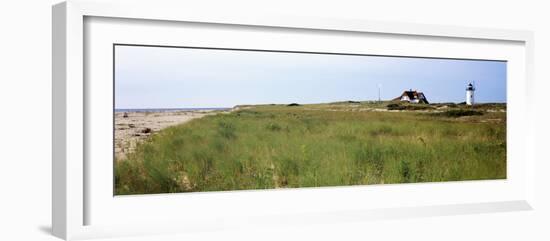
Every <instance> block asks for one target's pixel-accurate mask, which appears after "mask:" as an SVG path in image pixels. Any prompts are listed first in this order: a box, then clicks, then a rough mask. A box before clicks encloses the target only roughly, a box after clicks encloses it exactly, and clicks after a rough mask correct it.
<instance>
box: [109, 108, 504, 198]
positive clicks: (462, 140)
mask: <svg viewBox="0 0 550 241" xmlns="http://www.w3.org/2000/svg"><path fill="white" fill-rule="evenodd" d="M385 106H386V105H385V104H384V105H381V104H367V103H352V104H350V103H335V104H318V105H301V106H285V105H265V106H250V107H249V108H247V109H241V110H238V111H233V112H231V113H229V114H217V115H212V116H206V117H203V118H200V119H196V120H192V121H190V122H188V123H185V124H182V125H179V126H174V127H170V128H167V129H164V130H162V131H160V132H159V133H156V134H154V135H153V136H151V138H150V139H149V140H148V141H146V142H144V143H141V144H140V145H138V146H137V148H136V151H135V152H134V153H131V154H129V155H128V156H127V157H126V159H125V160H117V161H116V162H115V192H116V194H144V193H168V192H194V191H220V190H242V189H265V188H293V187H319V186H341V185H362V184H382V183H408V182H438V181H457V180H480V179H501V178H506V119H505V118H506V113H505V112H500V111H496V112H495V111H488V109H490V108H489V107H478V108H480V109H479V110H478V112H477V114H471V113H468V112H464V111H465V109H466V108H465V107H460V106H458V107H457V106H452V108H451V110H449V109H445V110H444V111H437V113H436V112H435V110H436V108H437V107H438V106H436V105H425V106H426V108H420V109H424V110H426V109H427V110H428V111H427V112H426V111H420V110H419V111H395V112H389V111H383V110H380V109H377V108H385ZM415 108H416V107H415ZM491 108H493V109H495V108H496V109H497V110H498V109H502V108H505V106H504V107H503V106H497V107H494V106H493V107H491ZM373 109H376V111H373ZM451 112H452V113H451ZM448 113H451V114H448ZM456 113H458V114H456ZM461 113H466V114H465V115H467V116H462V115H461ZM474 113H475V112H474Z"/></svg>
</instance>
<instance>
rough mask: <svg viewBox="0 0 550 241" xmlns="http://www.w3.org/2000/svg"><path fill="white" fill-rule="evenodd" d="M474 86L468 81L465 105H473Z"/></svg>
mask: <svg viewBox="0 0 550 241" xmlns="http://www.w3.org/2000/svg"><path fill="white" fill-rule="evenodd" d="M475 90H476V88H475V87H474V85H472V83H469V84H468V86H466V104H467V105H473V104H474V91H475Z"/></svg>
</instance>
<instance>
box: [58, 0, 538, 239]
mask: <svg viewBox="0 0 550 241" xmlns="http://www.w3.org/2000/svg"><path fill="white" fill-rule="evenodd" d="M116 4H117V1H112V2H108V3H99V2H94V1H68V2H65V3H62V4H59V5H56V6H54V8H53V23H54V25H53V26H54V29H53V42H54V51H53V60H54V66H53V75H54V88H53V91H54V94H53V96H54V100H53V102H54V110H53V116H54V147H53V155H54V158H53V230H54V234H55V235H56V236H59V237H62V238H65V239H79V238H93V237H111V236H120V235H136V234H152V233H172V232H194V231H204V230H217V229H225V228H233V227H242V226H254V225H258V226H262V225H267V224H270V225H271V224H273V223H279V225H289V224H291V223H293V222H310V223H319V222H322V223H330V222H339V221H342V220H349V219H353V220H358V221H361V220H369V219H380V218H400V217H421V216H432V215H449V214H467V213H480V212H496V211H513V210H529V209H531V208H532V207H531V202H532V198H533V197H532V186H533V185H532V182H533V173H534V171H533V170H534V157H533V152H532V150H531V148H532V145H531V144H532V142H533V136H532V133H533V130H532V128H531V127H530V125H529V124H528V123H529V121H530V120H529V116H530V113H531V112H530V111H531V110H530V109H529V108H527V106H528V103H529V101H530V99H529V92H530V91H531V89H530V88H531V84H530V83H531V82H530V81H531V80H530V78H531V77H530V75H531V71H532V70H531V68H532V67H531V66H532V63H531V61H532V44H533V43H532V34H531V33H530V32H526V31H512V30H494V29H476V28H462V27H443V26H431V25H418V24H403V23H399V24H398V23H380V22H363V21H355V20H345V19H311V18H299V17H284V18H282V17H280V16H266V15H262V16H232V15H231V14H229V13H228V15H227V16H209V15H208V14H204V13H200V12H196V11H195V12H194V11H192V10H190V9H186V8H184V7H183V4H179V3H170V4H167V5H163V6H156V5H155V4H154V3H153V2H150V3H135V4H123V3H119V5H116ZM115 5H116V6H117V7H114V6H115ZM121 6H122V7H121ZM151 6H155V7H159V11H157V12H155V13H151V12H150V11H147V9H149V8H150V7H151ZM136 210H139V212H136ZM289 219H291V220H293V221H290V222H288V221H284V222H283V221H282V220H289ZM277 220H279V221H277ZM138 230H139V231H138Z"/></svg>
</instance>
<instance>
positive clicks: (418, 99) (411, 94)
mask: <svg viewBox="0 0 550 241" xmlns="http://www.w3.org/2000/svg"><path fill="white" fill-rule="evenodd" d="M393 100H397V101H406V102H409V103H420V104H429V102H428V99H427V98H426V95H424V93H422V92H419V91H416V90H412V89H411V90H405V91H403V94H401V95H400V96H398V97H396V98H395V99H393Z"/></svg>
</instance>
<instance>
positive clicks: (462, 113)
mask: <svg viewBox="0 0 550 241" xmlns="http://www.w3.org/2000/svg"><path fill="white" fill-rule="evenodd" d="M435 114H436V115H442V116H446V117H455V118H457V117H462V116H474V115H483V112H481V111H475V110H463V109H458V110H448V111H445V112H441V113H435Z"/></svg>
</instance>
